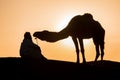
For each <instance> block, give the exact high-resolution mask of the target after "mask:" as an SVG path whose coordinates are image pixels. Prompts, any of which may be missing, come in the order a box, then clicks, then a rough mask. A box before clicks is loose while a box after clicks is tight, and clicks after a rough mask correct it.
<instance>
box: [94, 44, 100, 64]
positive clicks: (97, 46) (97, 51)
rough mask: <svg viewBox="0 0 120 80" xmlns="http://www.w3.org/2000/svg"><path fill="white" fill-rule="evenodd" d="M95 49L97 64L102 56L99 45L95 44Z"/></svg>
mask: <svg viewBox="0 0 120 80" xmlns="http://www.w3.org/2000/svg"><path fill="white" fill-rule="evenodd" d="M95 49H96V57H95V62H96V61H97V59H98V57H99V56H100V52H99V44H95Z"/></svg>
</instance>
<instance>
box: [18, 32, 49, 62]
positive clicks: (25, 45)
mask: <svg viewBox="0 0 120 80" xmlns="http://www.w3.org/2000/svg"><path fill="white" fill-rule="evenodd" d="M20 56H21V58H22V59H27V60H47V59H46V58H45V57H44V56H43V55H42V54H41V49H40V47H39V46H38V45H36V44H34V43H33V41H32V37H31V35H30V32H26V33H25V34H24V39H23V42H22V43H21V46H20Z"/></svg>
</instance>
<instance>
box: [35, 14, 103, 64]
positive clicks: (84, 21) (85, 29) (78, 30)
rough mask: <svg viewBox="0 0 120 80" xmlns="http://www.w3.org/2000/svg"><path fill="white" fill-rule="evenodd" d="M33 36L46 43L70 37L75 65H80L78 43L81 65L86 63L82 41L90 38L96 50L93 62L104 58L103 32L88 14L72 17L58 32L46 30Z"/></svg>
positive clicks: (99, 25)
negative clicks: (74, 49)
mask: <svg viewBox="0 0 120 80" xmlns="http://www.w3.org/2000/svg"><path fill="white" fill-rule="evenodd" d="M33 36H34V37H36V38H38V39H41V40H43V41H47V42H56V41H59V40H62V39H65V38H67V37H68V36H71V37H72V40H73V42H74V45H75V48H76V55H77V60H76V62H77V63H80V60H79V46H78V43H79V45H80V49H81V53H82V58H83V63H86V58H85V55H84V53H85V52H84V43H83V39H89V38H92V39H93V42H94V45H95V49H96V57H95V60H94V61H95V62H96V61H97V60H98V58H99V56H100V55H101V61H102V60H103V57H104V37H105V30H104V29H103V27H102V26H101V24H100V23H99V22H98V21H96V20H94V19H93V16H92V15H91V14H90V13H85V14H84V15H76V16H74V17H73V18H72V19H71V20H70V22H69V23H68V25H67V26H66V27H65V28H64V29H62V30H61V31H59V32H52V31H47V30H43V31H36V32H34V34H33ZM99 49H100V50H99ZM100 52H101V54H100Z"/></svg>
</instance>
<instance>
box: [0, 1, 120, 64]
mask: <svg viewBox="0 0 120 80" xmlns="http://www.w3.org/2000/svg"><path fill="white" fill-rule="evenodd" d="M84 13H91V14H92V15H93V18H94V19H95V20H97V21H99V22H100V23H101V25H102V26H103V28H104V29H105V31H106V35H105V56H104V59H106V60H112V61H119V62H120V47H119V46H120V0H0V28H1V29H0V56H1V57H19V49H20V45H21V42H22V40H23V35H24V33H25V32H26V31H29V32H30V33H31V35H32V34H33V33H34V32H35V31H42V30H50V31H60V30H61V29H63V28H64V27H66V25H67V24H68V22H69V21H70V19H71V18H72V17H73V16H75V15H82V14H84ZM33 41H34V42H35V43H36V41H35V39H34V37H33ZM38 44H39V46H40V47H41V50H42V54H43V55H44V56H45V57H46V58H48V59H54V60H63V61H72V62H75V61H76V53H75V47H74V44H73V42H72V40H71V38H70V37H69V38H68V39H64V40H61V41H58V42H55V43H48V42H45V41H41V40H38ZM85 56H86V59H87V61H92V60H94V58H95V49H94V44H93V42H92V39H89V40H86V41H85ZM80 57H81V54H80Z"/></svg>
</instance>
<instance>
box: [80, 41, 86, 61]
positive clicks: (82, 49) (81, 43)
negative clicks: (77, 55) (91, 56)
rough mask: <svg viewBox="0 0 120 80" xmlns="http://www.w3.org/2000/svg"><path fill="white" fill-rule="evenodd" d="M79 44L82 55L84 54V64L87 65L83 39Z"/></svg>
mask: <svg viewBox="0 0 120 80" xmlns="http://www.w3.org/2000/svg"><path fill="white" fill-rule="evenodd" d="M79 43H80V48H81V53H82V58H83V63H86V59H85V54H84V44H83V39H79Z"/></svg>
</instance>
